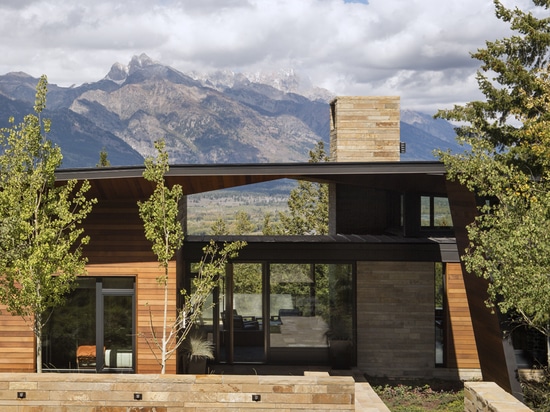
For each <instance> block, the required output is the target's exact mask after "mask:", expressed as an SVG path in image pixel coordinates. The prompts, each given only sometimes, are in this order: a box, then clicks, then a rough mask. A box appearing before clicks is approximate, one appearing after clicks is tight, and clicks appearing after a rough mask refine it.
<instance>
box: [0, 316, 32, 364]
mask: <svg viewBox="0 0 550 412" xmlns="http://www.w3.org/2000/svg"><path fill="white" fill-rule="evenodd" d="M34 342H35V340H34V334H33V333H32V330H31V328H30V327H29V326H28V325H27V324H26V323H25V321H24V320H23V318H21V317H20V316H12V315H11V314H9V313H8V312H7V311H6V307H5V306H3V305H0V354H1V356H0V373H4V372H34V371H35V370H36V369H35V367H34V364H35V361H34V356H35V355H34V353H35V352H34Z"/></svg>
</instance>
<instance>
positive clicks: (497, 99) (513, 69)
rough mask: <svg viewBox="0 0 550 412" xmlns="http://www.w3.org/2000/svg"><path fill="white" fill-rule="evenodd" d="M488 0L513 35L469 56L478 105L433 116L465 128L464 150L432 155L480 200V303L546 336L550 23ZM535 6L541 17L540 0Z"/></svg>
mask: <svg viewBox="0 0 550 412" xmlns="http://www.w3.org/2000/svg"><path fill="white" fill-rule="evenodd" d="M494 3H495V7H496V15H497V17H498V18H499V19H501V20H503V21H505V22H507V23H509V24H510V27H511V29H512V30H513V31H515V32H516V33H515V34H514V35H513V36H511V37H510V38H504V39H501V40H496V41H493V42H490V41H488V42H487V43H486V47H485V48H484V49H480V50H478V51H477V52H476V53H474V54H473V57H474V58H476V59H478V60H480V61H481V62H482V65H481V69H480V71H479V72H478V74H477V80H478V84H479V88H480V90H481V92H482V93H483V94H484V95H485V98H486V99H485V101H473V102H470V103H468V104H466V105H464V106H456V107H455V108H453V109H452V110H446V111H440V112H439V113H438V116H439V117H442V118H445V119H448V120H456V121H459V122H461V124H463V125H462V126H461V127H459V128H458V129H457V133H458V138H459V141H460V142H461V143H464V144H466V145H467V146H466V147H467V148H468V149H467V150H465V151H464V153H460V154H455V155H453V154H451V153H439V155H440V157H441V159H442V160H443V161H444V162H445V164H446V166H447V170H448V173H449V178H451V179H456V180H458V181H459V182H461V183H462V184H464V185H466V187H468V188H469V189H470V190H472V191H475V193H476V194H477V195H478V196H480V197H483V198H485V199H488V200H487V202H486V203H485V205H483V206H482V207H481V208H480V215H479V216H478V217H477V219H476V220H475V222H473V223H472V224H471V225H470V226H469V227H468V235H469V240H470V246H469V248H468V249H467V250H466V255H465V257H464V260H465V263H466V267H467V269H468V270H469V271H470V272H472V273H475V274H477V275H478V276H482V277H484V278H486V279H488V280H489V281H490V286H489V297H490V299H489V302H488V304H489V305H497V306H498V308H499V309H500V310H501V311H502V312H507V313H509V314H510V315H511V316H515V317H516V320H517V321H519V322H521V323H524V324H527V325H529V326H531V327H534V328H536V329H538V330H539V331H541V332H542V333H544V334H545V335H546V336H549V337H550V326H549V325H550V301H549V300H548V298H547V297H548V294H549V292H550V278H549V276H548V273H550V254H549V252H550V238H549V234H548V227H549V225H550V195H549V189H550V127H549V126H550V123H549V122H550V110H549V109H550V93H549V92H550V81H549V80H550V72H549V70H548V69H549V67H548V64H549V61H548V58H549V56H550V53H549V51H550V19H549V18H547V17H545V18H537V17H535V14H532V13H531V12H524V11H522V10H520V9H518V8H516V9H513V10H511V9H507V8H505V7H504V6H503V5H502V4H501V3H500V2H499V1H496V0H495V2H494ZM533 3H534V5H535V6H536V7H535V9H536V11H537V14H539V13H538V12H541V13H540V15H548V8H549V6H550V3H549V2H548V1H542V0H533ZM549 355H550V354H549Z"/></svg>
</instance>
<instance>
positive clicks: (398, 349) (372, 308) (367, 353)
mask: <svg viewBox="0 0 550 412" xmlns="http://www.w3.org/2000/svg"><path fill="white" fill-rule="evenodd" d="M434 305H435V303H434V265H433V263H431V262H357V313H358V314H360V315H359V316H358V319H357V359H358V364H357V366H358V368H359V369H360V370H362V371H363V372H365V373H366V374H367V375H370V376H377V377H384V376H391V377H393V378H398V377H402V378H407V377H422V378H428V377H431V376H434V374H435V371H436V368H435V347H434V346H435V343H434V342H435V330H434V329H435V327H434Z"/></svg>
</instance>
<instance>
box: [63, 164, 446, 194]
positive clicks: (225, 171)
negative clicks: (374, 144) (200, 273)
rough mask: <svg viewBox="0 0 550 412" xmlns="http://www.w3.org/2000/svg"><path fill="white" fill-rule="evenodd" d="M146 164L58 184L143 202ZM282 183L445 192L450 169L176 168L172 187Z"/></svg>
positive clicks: (96, 171) (80, 173)
mask: <svg viewBox="0 0 550 412" xmlns="http://www.w3.org/2000/svg"><path fill="white" fill-rule="evenodd" d="M143 170H144V167H143V166H139V167H137V166H134V167H108V168H87V169H60V170H58V171H57V172H56V180H57V182H59V183H63V182H66V181H67V180H70V179H77V180H88V181H89V182H90V184H91V190H90V192H89V194H90V196H93V197H97V198H99V199H117V198H118V199H144V198H146V197H148V196H149V195H150V194H151V193H152V191H153V188H154V186H153V184H151V183H150V182H148V181H146V180H145V179H144V178H143V176H142V174H143ZM279 179H295V180H309V181H315V182H319V183H340V184H350V185H356V186H363V187H372V188H380V189H382V188H384V189H391V190H399V191H417V192H418V191H423V190H429V191H430V192H441V193H444V192H445V167H444V165H443V164H442V163H440V162H369V163H343V162H323V163H267V164H224V165H214V164H207V165H171V166H170V170H169V171H168V173H167V174H166V182H167V184H168V185H173V184H180V185H181V186H182V187H183V191H184V193H185V194H186V195H192V194H197V193H204V192H210V191H214V190H219V189H227V188H233V187H239V186H246V185H250V184H254V183H262V182H268V181H273V180H279Z"/></svg>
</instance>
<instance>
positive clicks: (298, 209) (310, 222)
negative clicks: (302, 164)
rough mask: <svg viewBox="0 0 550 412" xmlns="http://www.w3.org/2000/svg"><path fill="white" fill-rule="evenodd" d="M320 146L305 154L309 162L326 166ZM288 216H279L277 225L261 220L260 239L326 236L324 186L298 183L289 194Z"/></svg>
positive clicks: (282, 213) (326, 204)
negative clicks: (266, 237)
mask: <svg viewBox="0 0 550 412" xmlns="http://www.w3.org/2000/svg"><path fill="white" fill-rule="evenodd" d="M327 161H328V156H327V154H326V152H325V146H324V144H323V142H318V143H317V145H316V146H315V148H314V149H313V150H311V151H310V152H309V162H310V163H318V162H327ZM288 209H289V211H288V212H279V222H277V223H272V222H271V216H269V215H266V216H265V217H264V229H263V233H264V235H269V234H278V235H326V234H327V233H328V185H326V184H323V183H315V182H309V181H305V180H301V181H299V182H298V186H297V187H296V188H295V189H293V190H292V191H291V192H290V197H289V199H288Z"/></svg>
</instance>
